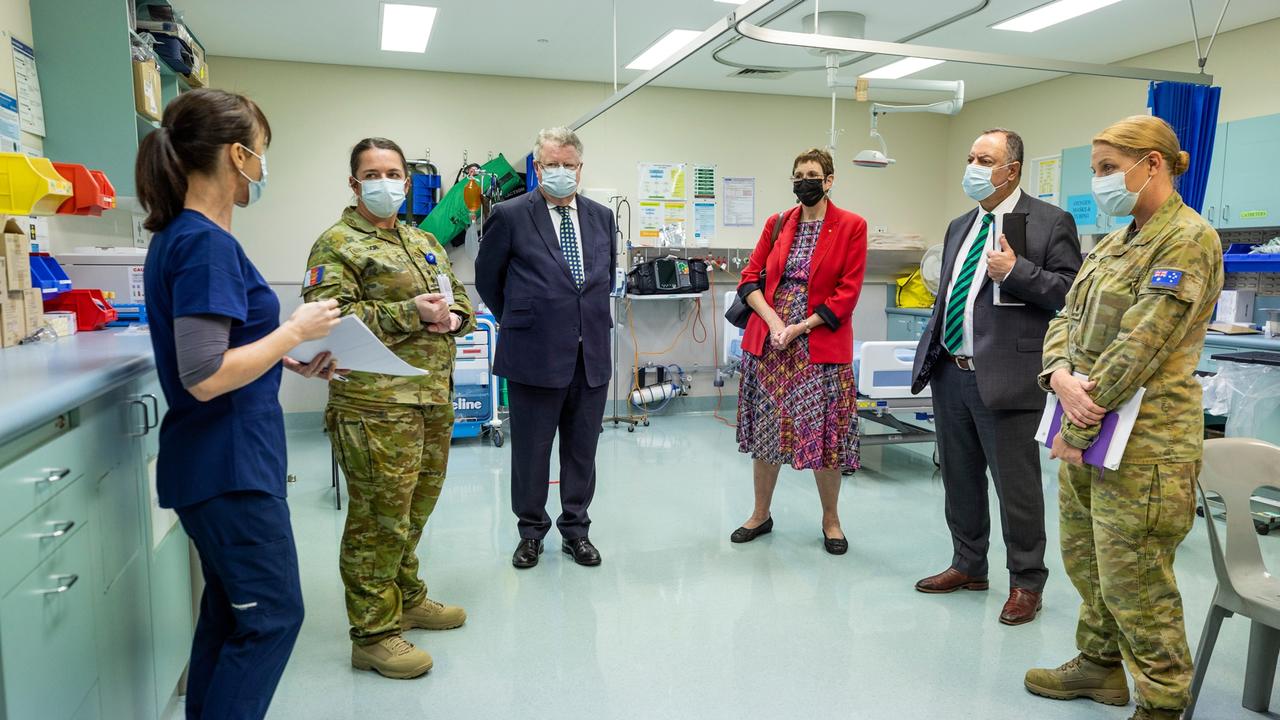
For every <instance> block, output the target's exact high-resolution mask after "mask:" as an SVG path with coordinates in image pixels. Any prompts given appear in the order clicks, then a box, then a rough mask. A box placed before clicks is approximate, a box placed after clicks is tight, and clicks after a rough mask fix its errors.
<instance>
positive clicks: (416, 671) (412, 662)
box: [351, 635, 432, 680]
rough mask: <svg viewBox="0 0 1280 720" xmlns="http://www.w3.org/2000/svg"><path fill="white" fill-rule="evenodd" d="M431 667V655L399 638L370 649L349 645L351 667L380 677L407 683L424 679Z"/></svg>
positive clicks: (374, 645)
mask: <svg viewBox="0 0 1280 720" xmlns="http://www.w3.org/2000/svg"><path fill="white" fill-rule="evenodd" d="M431 665H432V661H431V655H429V654H428V653H427V652H426V651H425V650H419V649H418V648H416V647H414V646H413V643H410V642H409V641H408V640H405V639H404V638H403V637H401V636H400V635H392V636H391V637H387V638H383V639H381V640H379V641H378V642H376V643H373V644H372V645H357V644H355V643H352V645H351V666H352V667H354V668H356V669H357V670H373V671H375V672H377V673H378V674H379V675H382V676H383V677H389V678H394V679H396V680H408V679H409V678H416V677H418V676H420V675H425V674H426V673H427V671H428V670H430V669H431Z"/></svg>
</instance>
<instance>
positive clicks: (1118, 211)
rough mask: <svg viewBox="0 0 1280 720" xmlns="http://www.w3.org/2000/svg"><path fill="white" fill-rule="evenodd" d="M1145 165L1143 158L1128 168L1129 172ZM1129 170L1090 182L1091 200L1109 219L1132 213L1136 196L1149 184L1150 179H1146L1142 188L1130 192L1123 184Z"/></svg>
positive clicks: (1095, 178) (1145, 161)
mask: <svg viewBox="0 0 1280 720" xmlns="http://www.w3.org/2000/svg"><path fill="white" fill-rule="evenodd" d="M1146 164H1147V158H1146V157H1143V158H1142V159H1141V160H1139V161H1138V162H1136V163H1134V164H1133V165H1131V166H1129V170H1132V169H1134V168H1136V167H1138V166H1139V165H1146ZM1129 170H1125V171H1124V172H1122V173H1111V174H1110V175H1103V176H1102V177H1094V178H1093V180H1092V182H1091V185H1092V186H1093V199H1094V200H1095V201H1097V203H1098V208H1099V209H1100V210H1102V212H1104V213H1106V214H1108V215H1110V216H1111V217H1124V216H1125V215H1128V214H1130V213H1132V212H1133V208H1134V206H1135V205H1137V204H1138V196H1139V195H1141V194H1142V191H1143V190H1145V189H1146V188H1147V184H1148V183H1150V182H1151V178H1150V177H1148V178H1147V182H1144V183H1142V187H1140V188H1138V191H1137V192H1134V191H1132V190H1130V189H1129V187H1128V186H1127V185H1125V183H1124V179H1125V176H1126V175H1128V174H1129Z"/></svg>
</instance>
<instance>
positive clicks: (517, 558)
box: [511, 538, 542, 570]
mask: <svg viewBox="0 0 1280 720" xmlns="http://www.w3.org/2000/svg"><path fill="white" fill-rule="evenodd" d="M541 554H542V541H541V540H532V539H530V538H524V539H522V540H521V541H520V544H519V545H517V546H516V552H515V555H512V556H511V564H512V565H515V566H516V567H518V568H520V569H522V570H523V569H526V568H531V567H533V566H534V565H537V564H538V556H539V555H541Z"/></svg>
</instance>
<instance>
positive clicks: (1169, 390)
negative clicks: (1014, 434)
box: [1040, 192, 1222, 464]
mask: <svg viewBox="0 0 1280 720" xmlns="http://www.w3.org/2000/svg"><path fill="white" fill-rule="evenodd" d="M1221 290H1222V244H1221V242H1220V241H1219V239H1218V233H1217V232H1216V231H1214V229H1213V228H1212V227H1210V226H1209V224H1208V223H1207V222H1205V221H1204V219H1203V218H1201V217H1200V215H1199V214H1197V213H1196V212H1195V211H1194V210H1192V209H1191V208H1189V207H1187V206H1186V205H1185V204H1184V203H1183V202H1182V197H1181V196H1179V195H1178V194H1177V193H1176V192H1175V193H1174V194H1173V195H1172V196H1170V197H1169V199H1168V200H1167V201H1165V203H1164V204H1163V205H1161V206H1160V208H1159V209H1158V210H1157V211H1156V212H1155V214H1154V215H1152V216H1151V219H1150V220H1149V221H1148V222H1147V224H1146V225H1144V226H1143V227H1142V230H1141V231H1139V232H1138V233H1137V234H1136V235H1135V236H1133V237H1132V238H1130V237H1129V230H1128V229H1127V228H1125V229H1122V230H1117V231H1116V232H1113V233H1111V234H1110V235H1108V236H1107V237H1106V238H1104V239H1103V240H1102V242H1101V243H1099V244H1098V246H1097V247H1096V248H1095V249H1094V250H1093V251H1092V252H1091V253H1089V256H1088V258H1086V259H1085V261H1084V264H1083V265H1082V266H1081V268H1080V274H1079V275H1077V276H1076V281H1075V284H1074V285H1073V286H1072V287H1071V291H1070V292H1069V293H1067V300H1066V306H1065V307H1064V308H1063V309H1062V311H1061V312H1059V313H1058V316H1057V317H1056V318H1055V319H1054V320H1053V321H1052V322H1051V323H1050V324H1049V330H1048V332H1047V333H1046V335H1045V339H1044V372H1043V373H1042V374H1041V375H1040V385H1041V387H1043V388H1044V389H1045V390H1049V376H1050V375H1052V374H1053V372H1054V371H1056V370H1058V369H1059V368H1066V369H1068V370H1071V371H1073V372H1078V373H1083V374H1085V375H1088V376H1089V378H1090V379H1091V380H1095V381H1097V383H1098V384H1097V387H1095V388H1094V389H1093V391H1092V392H1091V393H1090V395H1091V396H1092V397H1093V401H1094V402H1096V403H1097V404H1098V405H1101V406H1102V407H1104V408H1106V409H1108V410H1113V409H1115V408H1118V407H1120V406H1121V405H1123V404H1124V403H1125V402H1127V401H1128V400H1129V399H1130V398H1131V397H1133V394H1134V393H1135V392H1137V391H1138V388H1141V387H1145V388H1146V395H1145V396H1143V400H1142V407H1141V409H1140V411H1139V413H1138V420H1137V423H1136V425H1135V426H1134V429H1133V434H1132V435H1131V436H1130V438H1129V445H1128V447H1127V449H1126V450H1125V454H1124V462H1126V463H1133V464H1155V463H1160V462H1194V461H1196V460H1199V459H1200V456H1201V451H1202V448H1203V435H1204V415H1203V410H1202V407H1201V397H1200V395H1201V389H1200V384H1199V383H1198V382H1197V381H1196V378H1195V377H1194V372H1195V368H1196V365H1197V364H1199V362H1200V353H1201V351H1202V350H1203V349H1204V347H1203V345H1204V335H1205V330H1206V328H1207V327H1208V325H1209V319H1210V316H1211V315H1212V314H1213V307H1214V304H1215V303H1216V302H1217V300H1218V293H1219V292H1221ZM1098 430H1099V426H1097V425H1095V426H1093V427H1088V428H1082V427H1077V426H1075V425H1072V424H1071V423H1070V422H1069V421H1067V420H1066V419H1065V418H1064V419H1063V429H1062V437H1063V439H1064V440H1066V441H1067V443H1068V444H1070V445H1073V446H1075V447H1077V448H1087V447H1089V445H1090V444H1091V443H1092V442H1093V440H1094V438H1096V437H1097V434H1098Z"/></svg>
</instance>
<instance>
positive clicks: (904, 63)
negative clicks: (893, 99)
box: [862, 57, 942, 80]
mask: <svg viewBox="0 0 1280 720" xmlns="http://www.w3.org/2000/svg"><path fill="white" fill-rule="evenodd" d="M941 64H942V61H941V60H928V59H925V58H918V57H909V58H903V59H901V60H899V61H897V62H893V63H889V64H888V65H885V66H884V67H882V68H879V69H878V70H872V71H871V72H869V73H862V77H864V78H874V79H877V80H897V79H898V78H900V77H906V76H908V75H911V74H913V73H918V72H920V71H921V70H924V69H926V68H931V67H933V66H934V65H941Z"/></svg>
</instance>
